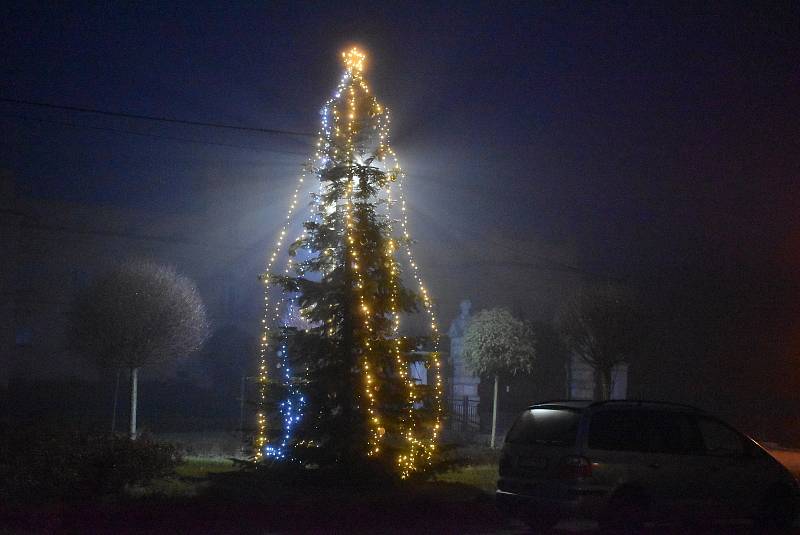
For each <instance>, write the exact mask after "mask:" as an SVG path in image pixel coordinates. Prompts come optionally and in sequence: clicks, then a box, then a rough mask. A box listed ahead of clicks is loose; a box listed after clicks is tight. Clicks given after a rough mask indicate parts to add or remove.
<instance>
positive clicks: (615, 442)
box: [589, 410, 648, 452]
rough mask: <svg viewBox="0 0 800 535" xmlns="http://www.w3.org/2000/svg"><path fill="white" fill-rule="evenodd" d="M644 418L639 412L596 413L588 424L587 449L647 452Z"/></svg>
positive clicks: (615, 411) (614, 411)
mask: <svg viewBox="0 0 800 535" xmlns="http://www.w3.org/2000/svg"><path fill="white" fill-rule="evenodd" d="M644 424H645V418H644V414H643V413H642V412H641V411H636V410H609V411H598V412H597V413H595V414H594V415H593V416H592V420H591V422H590V424H589V448H591V449H596V450H607V451H641V452H644V451H647V449H648V444H647V433H646V428H645V425H644Z"/></svg>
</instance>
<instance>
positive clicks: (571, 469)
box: [558, 455, 592, 479]
mask: <svg viewBox="0 0 800 535" xmlns="http://www.w3.org/2000/svg"><path fill="white" fill-rule="evenodd" d="M558 474H559V476H560V477H561V479H585V478H587V477H591V476H592V463H591V462H590V461H589V459H587V458H586V457H581V456H580V455H568V456H567V457H563V458H562V459H561V461H560V462H559V463H558Z"/></svg>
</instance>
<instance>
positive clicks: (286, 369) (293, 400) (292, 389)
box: [264, 295, 305, 459]
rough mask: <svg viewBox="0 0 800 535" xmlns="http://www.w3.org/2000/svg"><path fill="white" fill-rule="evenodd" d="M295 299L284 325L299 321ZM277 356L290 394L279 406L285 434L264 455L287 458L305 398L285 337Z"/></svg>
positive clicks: (290, 305)
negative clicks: (290, 359)
mask: <svg viewBox="0 0 800 535" xmlns="http://www.w3.org/2000/svg"><path fill="white" fill-rule="evenodd" d="M295 299H296V296H295V295H292V296H290V297H289V301H288V304H287V314H286V317H285V319H284V322H283V324H284V325H283V326H284V327H291V326H295V323H296V321H297V318H296V317H295V315H294V308H295V306H294V305H295ZM277 356H278V359H279V361H278V367H279V368H281V369H282V370H283V384H284V385H285V386H286V388H287V390H288V391H289V394H288V396H287V397H286V399H284V400H283V401H282V402H281V403H280V405H279V406H278V407H279V410H280V413H281V418H282V420H283V435H282V436H281V438H280V443H279V444H277V445H267V446H265V447H264V456H265V457H271V458H274V459H287V458H291V455H290V451H291V442H292V430H293V428H294V427H295V425H297V423H298V422H299V421H300V419H301V418H302V416H303V406H304V405H305V398H304V397H303V395H302V393H301V392H300V389H299V388H298V387H297V385H295V384H293V382H292V370H291V368H290V366H289V348H288V346H287V344H286V338H285V337H284V339H283V341H282V342H281V345H280V347H279V348H278V351H277Z"/></svg>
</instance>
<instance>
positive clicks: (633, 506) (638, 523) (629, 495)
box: [599, 489, 648, 535]
mask: <svg viewBox="0 0 800 535" xmlns="http://www.w3.org/2000/svg"><path fill="white" fill-rule="evenodd" d="M647 510H648V507H647V499H646V498H645V496H644V495H643V494H641V493H640V492H637V491H635V490H632V489H631V490H624V491H621V492H618V493H617V494H616V495H614V497H613V498H611V501H610V502H609V504H608V507H607V508H606V510H605V512H604V513H603V514H602V516H601V517H600V519H599V524H600V530H601V531H602V532H603V533H609V534H611V533H618V534H623V533H624V534H626V535H627V534H634V533H641V532H642V529H643V528H644V522H645V518H646V516H647Z"/></svg>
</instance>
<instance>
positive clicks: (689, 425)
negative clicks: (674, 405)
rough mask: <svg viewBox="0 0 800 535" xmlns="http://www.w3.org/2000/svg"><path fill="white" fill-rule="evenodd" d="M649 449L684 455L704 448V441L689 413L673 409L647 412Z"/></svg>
mask: <svg viewBox="0 0 800 535" xmlns="http://www.w3.org/2000/svg"><path fill="white" fill-rule="evenodd" d="M647 429H648V433H647V435H648V446H649V448H648V450H649V451H651V452H653V453H670V454H676V455H684V454H688V453H693V452H697V451H698V450H701V449H702V441H701V439H700V437H699V435H698V432H697V428H696V426H695V425H694V422H693V421H692V419H691V418H690V417H689V415H687V414H684V413H680V412H673V411H653V412H648V413H647Z"/></svg>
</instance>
